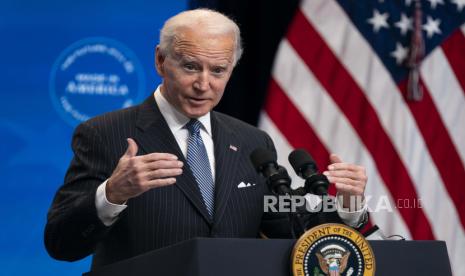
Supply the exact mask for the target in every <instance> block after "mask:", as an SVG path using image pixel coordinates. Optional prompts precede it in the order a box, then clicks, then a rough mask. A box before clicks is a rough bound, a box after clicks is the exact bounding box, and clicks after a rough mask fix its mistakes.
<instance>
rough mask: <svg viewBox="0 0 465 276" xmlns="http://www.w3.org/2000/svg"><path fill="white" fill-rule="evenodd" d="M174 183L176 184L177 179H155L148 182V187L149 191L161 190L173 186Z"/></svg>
mask: <svg viewBox="0 0 465 276" xmlns="http://www.w3.org/2000/svg"><path fill="white" fill-rule="evenodd" d="M174 183H176V178H174V177H170V178H158V179H153V180H150V181H148V182H147V184H146V185H147V187H148V188H149V189H153V188H160V187H164V186H169V185H173V184H174Z"/></svg>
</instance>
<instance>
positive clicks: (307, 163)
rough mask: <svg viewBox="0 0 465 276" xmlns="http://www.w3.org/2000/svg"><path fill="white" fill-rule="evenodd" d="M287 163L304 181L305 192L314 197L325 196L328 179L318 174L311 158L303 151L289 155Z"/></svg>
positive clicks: (299, 150)
mask: <svg viewBox="0 0 465 276" xmlns="http://www.w3.org/2000/svg"><path fill="white" fill-rule="evenodd" d="M288 159H289V163H291V166H292V168H294V171H295V172H296V174H297V175H298V176H300V177H301V178H303V179H305V190H306V191H307V192H308V193H311V194H315V195H320V196H322V195H327V194H328V186H329V181H328V178H327V177H326V176H325V175H323V174H320V173H318V167H317V165H316V163H315V161H314V160H313V158H312V156H311V155H310V154H309V153H308V152H307V151H305V150H304V149H296V150H294V151H293V152H291V154H289V158H288Z"/></svg>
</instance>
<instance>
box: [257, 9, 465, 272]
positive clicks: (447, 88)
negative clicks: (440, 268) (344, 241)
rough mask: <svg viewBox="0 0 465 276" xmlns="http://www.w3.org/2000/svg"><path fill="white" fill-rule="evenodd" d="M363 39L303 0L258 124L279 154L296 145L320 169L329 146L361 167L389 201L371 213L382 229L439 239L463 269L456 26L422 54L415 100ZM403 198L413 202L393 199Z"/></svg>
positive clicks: (464, 193)
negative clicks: (410, 204) (406, 205)
mask: <svg viewBox="0 0 465 276" xmlns="http://www.w3.org/2000/svg"><path fill="white" fill-rule="evenodd" d="M358 8H360V7H358ZM359 22H360V21H359ZM357 24H359V23H357ZM367 24H368V23H367ZM368 27H370V26H368ZM391 28H394V26H391ZM390 31H391V32H394V31H397V30H390ZM364 32H365V33H366V30H364ZM373 37H375V36H373ZM378 38H379V37H378ZM366 39H367V38H365V37H364V36H363V35H362V33H361V32H360V31H359V30H358V29H357V26H355V25H354V24H353V22H352V21H351V19H350V18H349V17H348V15H347V14H346V11H344V9H343V8H341V6H340V5H339V3H338V2H337V1H335V0H312V1H306V0H303V1H302V2H301V6H300V8H299V10H298V11H297V12H296V14H295V16H294V19H293V21H292V23H291V25H290V26H289V29H288V32H287V34H286V37H285V38H283V40H282V42H281V44H280V46H279V49H278V52H277V54H276V57H275V63H274V67H273V73H272V79H271V80H270V84H269V89H268V95H267V100H266V104H265V107H264V111H263V112H262V115H261V119H260V126H261V127H262V128H263V129H265V130H266V131H268V132H269V133H270V134H271V135H272V137H273V139H274V141H275V143H276V146H277V149H278V156H279V158H280V159H282V158H283V157H282V156H287V154H288V153H289V151H291V150H292V148H297V147H303V148H306V149H307V150H309V152H311V153H312V155H313V156H314V158H315V160H316V161H317V163H318V164H319V166H320V167H323V166H326V165H327V164H328V161H329V160H328V155H329V153H332V152H334V153H338V154H340V155H341V156H342V157H343V159H345V160H346V161H348V162H352V163H359V164H362V165H364V166H365V167H366V168H367V172H368V174H369V183H368V186H367V190H366V194H367V195H370V196H371V195H372V196H373V197H374V199H375V201H376V199H379V198H381V197H383V196H384V197H385V198H387V200H388V201H389V202H390V203H391V204H392V205H393V206H396V207H398V208H394V210H393V211H392V212H373V213H372V214H371V219H372V221H373V222H374V223H376V224H378V225H379V226H381V228H382V229H383V230H384V231H385V232H386V233H387V234H400V235H404V236H406V237H407V238H413V239H420V240H421V239H440V240H445V241H446V242H447V246H448V250H449V256H450V258H451V263H452V266H453V271H454V273H455V274H457V275H463V274H465V265H464V264H461V262H460V260H459V257H460V256H462V255H463V254H465V232H464V228H465V227H464V226H465V202H464V201H463V198H464V197H465V187H464V185H465V93H464V91H465V89H464V87H465V86H464V85H465V61H464V60H465V58H464V57H463V56H464V54H465V26H463V27H462V28H461V29H459V30H457V31H455V32H453V33H452V34H451V36H450V37H448V38H446V39H445V40H444V42H443V43H442V45H441V46H440V47H437V48H435V49H434V50H433V51H432V52H431V53H429V55H428V56H427V57H426V59H425V60H424V61H423V65H422V67H421V68H420V71H421V81H422V84H423V88H424V97H423V99H422V100H421V101H419V102H411V101H407V100H406V99H405V95H406V82H405V81H400V83H396V81H395V80H394V78H393V77H392V75H391V73H390V71H389V70H388V68H386V67H385V65H384V63H383V59H382V58H381V57H380V56H378V54H379V53H377V52H376V51H374V50H373V49H372V45H370V43H368V41H367V40H366ZM429 47H430V46H429ZM391 70H392V68H391ZM280 162H284V160H283V161H280ZM286 163H287V162H285V163H282V164H283V165H285V164H286ZM289 170H291V169H290V168H289ZM405 199H408V200H410V202H412V201H414V200H415V199H421V202H422V206H421V208H419V206H416V207H414V208H401V207H399V206H398V202H399V200H405ZM369 204H370V203H369ZM370 207H371V208H374V207H375V206H371V205H370Z"/></svg>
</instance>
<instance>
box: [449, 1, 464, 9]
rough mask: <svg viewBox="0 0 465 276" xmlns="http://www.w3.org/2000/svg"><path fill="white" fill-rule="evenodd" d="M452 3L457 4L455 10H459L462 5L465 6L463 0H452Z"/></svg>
mask: <svg viewBox="0 0 465 276" xmlns="http://www.w3.org/2000/svg"><path fill="white" fill-rule="evenodd" d="M451 2H452V3H453V4H455V5H457V11H458V12H461V11H462V10H463V7H465V0H452V1H451Z"/></svg>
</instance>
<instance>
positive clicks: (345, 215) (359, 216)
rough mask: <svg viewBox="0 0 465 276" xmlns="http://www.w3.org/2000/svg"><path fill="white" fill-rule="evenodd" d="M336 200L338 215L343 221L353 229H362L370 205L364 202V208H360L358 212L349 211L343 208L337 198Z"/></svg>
mask: <svg viewBox="0 0 465 276" xmlns="http://www.w3.org/2000/svg"><path fill="white" fill-rule="evenodd" d="M335 200H336V209H337V214H338V215H339V217H340V218H341V220H342V221H343V222H344V223H345V224H347V225H349V226H351V227H354V228H358V227H360V224H361V223H362V222H363V220H364V217H365V216H366V214H367V212H368V205H367V204H366V202H365V200H363V202H362V208H360V209H359V210H357V211H349V210H348V209H347V208H343V207H342V205H341V203H340V202H339V200H338V197H337V196H336V199H335Z"/></svg>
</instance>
